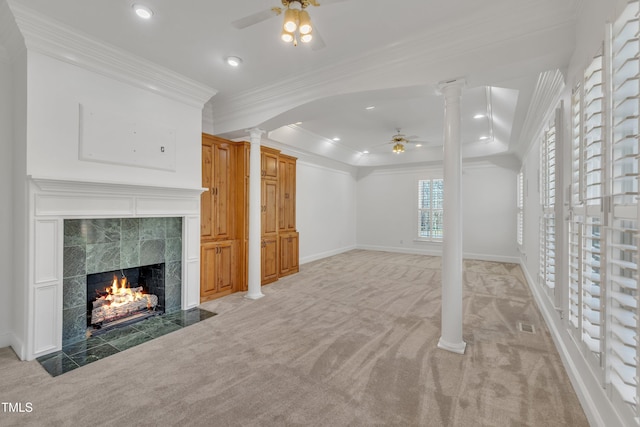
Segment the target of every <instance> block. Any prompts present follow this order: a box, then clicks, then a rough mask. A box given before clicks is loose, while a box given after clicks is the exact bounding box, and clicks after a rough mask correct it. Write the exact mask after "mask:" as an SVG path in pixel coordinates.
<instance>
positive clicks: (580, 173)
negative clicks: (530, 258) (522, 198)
mask: <svg viewBox="0 0 640 427" xmlns="http://www.w3.org/2000/svg"><path fill="white" fill-rule="evenodd" d="M639 16H640V7H639V3H638V1H632V2H629V4H628V5H627V7H626V9H625V10H624V12H623V13H622V15H621V16H620V17H619V18H618V19H617V20H616V21H615V22H614V23H613V24H610V26H609V28H608V31H607V37H606V42H605V43H604V45H603V48H602V50H601V52H600V53H599V54H598V55H596V57H595V58H594V59H593V61H592V62H591V64H589V66H588V67H586V69H585V71H584V75H583V76H582V79H581V81H580V82H579V83H578V84H577V85H576V87H575V88H574V90H573V94H572V109H571V111H572V120H571V125H572V159H571V160H572V180H571V210H570V217H569V224H568V226H569V233H568V238H569V258H568V263H569V266H568V267H569V287H568V290H567V294H566V295H568V297H569V303H568V307H567V308H568V310H569V311H568V314H569V315H568V316H567V319H568V325H569V328H570V330H571V331H572V333H573V336H574V338H575V340H576V342H577V343H578V344H579V347H578V348H580V349H581V351H582V352H583V354H584V355H585V357H586V358H587V359H588V360H589V361H590V362H591V363H592V368H594V372H597V373H598V375H599V379H600V381H601V383H602V385H603V387H604V388H605V389H606V390H607V392H608V393H609V396H610V399H611V401H612V402H613V404H614V405H616V406H617V407H620V406H618V405H622V406H623V407H624V411H625V413H627V412H626V411H627V410H630V411H631V412H630V413H632V414H633V415H632V416H633V417H635V420H636V423H635V424H634V425H638V421H637V420H638V419H639V418H640V387H638V377H639V373H640V366H639V363H638V362H639V361H640V338H639V335H640V332H639V331H640V316H639V315H638V313H639V312H638V310H639V307H640V295H639V292H638V289H639V287H638V275H639V270H638V264H639V263H640V249H639V248H640V242H639V238H640V233H639V232H638V230H639V229H640V203H639V202H638V196H639V185H638V181H639V177H640V144H639V142H638V135H640V79H639V77H638V76H639V75H640V40H639V39H638V34H639V33H640V20H639ZM546 207H547V206H546V205H545V206H544V208H545V212H546ZM542 240H543V239H542V238H541V245H542Z"/></svg>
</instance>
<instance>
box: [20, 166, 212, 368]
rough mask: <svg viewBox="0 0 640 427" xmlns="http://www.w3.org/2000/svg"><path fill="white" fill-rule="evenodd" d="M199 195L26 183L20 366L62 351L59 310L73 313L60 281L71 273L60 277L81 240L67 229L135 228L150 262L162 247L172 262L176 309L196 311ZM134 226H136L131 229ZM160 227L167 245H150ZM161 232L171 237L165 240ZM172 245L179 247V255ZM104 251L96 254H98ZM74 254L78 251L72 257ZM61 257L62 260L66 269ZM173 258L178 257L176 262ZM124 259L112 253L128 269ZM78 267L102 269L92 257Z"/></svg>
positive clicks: (93, 184) (149, 188)
mask: <svg viewBox="0 0 640 427" xmlns="http://www.w3.org/2000/svg"><path fill="white" fill-rule="evenodd" d="M201 192H202V189H201V188H175V187H160V186H150V185H149V186H145V185H129V184H121V183H104V182H85V181H83V182H79V181H68V180H58V179H48V178H34V177H31V178H30V179H29V204H30V209H29V224H30V225H29V235H30V238H29V245H28V252H29V257H28V259H29V262H28V263H29V265H28V271H29V274H28V292H27V295H26V302H27V307H26V308H27V310H25V316H26V319H25V320H26V321H25V325H26V331H25V340H26V346H25V354H23V355H21V358H22V359H26V360H33V359H35V358H36V357H40V356H43V355H46V354H49V353H53V352H55V351H58V350H61V348H62V345H63V329H64V327H63V322H64V321H69V319H70V318H71V317H70V312H69V311H67V312H66V313H65V309H66V310H68V309H69V308H71V306H69V305H68V301H67V305H66V306H65V298H64V295H65V286H64V285H65V283H64V281H65V277H69V271H67V272H65V269H69V268H70V267H71V265H72V264H73V263H72V262H71V263H70V261H69V260H71V259H78V258H75V257H73V256H71V255H70V254H69V249H68V247H70V246H82V245H77V244H76V243H78V242H77V241H74V239H78V238H80V239H82V235H80V237H78V235H76V237H70V236H69V235H66V234H65V223H66V224H67V227H66V228H67V230H70V229H71V228H73V227H79V226H81V224H83V223H84V224H85V226H86V224H94V225H95V224H102V225H103V226H105V227H107V228H109V227H115V226H116V224H119V226H120V232H121V233H122V230H123V229H122V223H123V221H124V223H125V232H126V230H129V231H130V229H129V228H128V227H135V226H136V225H135V224H137V227H138V233H139V244H140V246H142V245H150V246H153V247H155V249H154V250H153V251H152V252H151V253H152V254H155V255H153V256H156V257H157V256H160V255H159V254H160V252H161V251H160V248H159V246H161V245H162V244H163V242H164V246H165V248H164V250H163V252H164V253H165V254H167V256H168V257H169V258H170V259H171V260H172V262H173V266H174V268H173V270H172V274H174V275H177V276H174V277H173V278H172V279H171V280H173V283H177V282H179V283H180V285H181V286H180V288H179V296H176V298H179V300H180V303H179V304H180V308H181V309H182V310H187V309H189V308H193V307H196V306H197V305H198V304H199V303H200V291H199V289H200V193H201ZM135 218H138V220H136V221H130V220H131V219H135ZM83 220H85V221H83ZM159 224H162V225H163V226H164V227H163V228H162V230H163V232H164V233H165V234H164V236H165V237H164V238H163V239H158V238H149V237H153V236H154V234H153V233H159V232H161V231H160V230H159V229H158V228H157V227H159ZM70 227H71V228H70ZM154 227H155V229H154ZM112 230H114V229H113V228H112ZM140 230H142V231H140ZM167 230H168V234H169V237H167ZM103 231H104V230H103ZM149 233H152V234H149ZM140 236H141V237H140ZM156 236H157V235H156ZM65 240H66V243H65ZM101 243H106V242H101ZM176 245H181V248H178V247H176ZM65 246H66V247H65ZM107 246H108V245H106V246H103V247H102V248H101V249H103V250H104V249H106V248H107ZM85 247H86V246H85ZM78 249H79V248H78V247H76V248H75V249H73V250H78ZM65 251H67V255H68V256H67V261H66V262H65ZM178 252H179V253H180V255H177V254H178ZM102 255H104V253H103V254H102ZM102 255H101V256H100V257H99V258H100V259H101V260H103V261H105V260H106V261H107V262H108V263H114V262H115V260H114V259H115V255H113V257H112V258H109V257H108V256H107V257H106V258H105V257H104V256H102ZM130 256H131V254H130V253H126V249H125V253H124V255H123V254H122V253H118V258H119V259H120V258H122V259H123V260H124V264H127V263H129V262H131V258H130ZM141 256H142V257H144V256H146V255H141ZM134 257H135V255H134ZM178 258H179V259H178ZM79 259H83V258H82V257H80V258H79ZM109 259H111V261H109ZM84 260H85V262H86V264H87V265H89V264H91V263H95V262H103V261H99V260H98V259H94V258H93V256H92V258H91V259H88V258H86V255H85V258H84ZM142 261H144V259H143V260H142ZM124 264H123V265H124ZM94 267H95V268H98V267H96V266H93V267H91V268H94ZM118 268H119V266H118ZM105 270H107V268H105ZM167 270H168V269H167ZM67 293H69V283H67ZM76 338H77V337H76ZM72 339H74V337H69V336H66V337H65V338H64V341H65V343H66V342H69V340H72Z"/></svg>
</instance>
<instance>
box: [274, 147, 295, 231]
mask: <svg viewBox="0 0 640 427" xmlns="http://www.w3.org/2000/svg"><path fill="white" fill-rule="evenodd" d="M295 230H296V159H295V158H294V157H289V156H285V155H281V156H280V158H279V160H278V231H280V232H283V231H295Z"/></svg>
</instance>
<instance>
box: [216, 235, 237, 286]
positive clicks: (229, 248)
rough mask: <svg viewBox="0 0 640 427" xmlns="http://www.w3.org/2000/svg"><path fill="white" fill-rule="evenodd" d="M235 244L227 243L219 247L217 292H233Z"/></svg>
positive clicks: (217, 256) (217, 255)
mask: <svg viewBox="0 0 640 427" xmlns="http://www.w3.org/2000/svg"><path fill="white" fill-rule="evenodd" d="M233 252H234V247H233V242H225V243H221V244H219V245H218V252H217V253H216V286H217V292H225V291H232V290H233V283H234V280H233V274H234V271H235V268H234V266H233V259H234V256H233Z"/></svg>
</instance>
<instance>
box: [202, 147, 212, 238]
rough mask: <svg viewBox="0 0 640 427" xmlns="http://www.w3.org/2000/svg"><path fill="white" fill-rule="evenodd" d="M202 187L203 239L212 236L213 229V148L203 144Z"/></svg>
mask: <svg viewBox="0 0 640 427" xmlns="http://www.w3.org/2000/svg"><path fill="white" fill-rule="evenodd" d="M202 187H203V188H206V189H207V191H204V192H203V193H202V194H201V195H200V210H201V215H200V236H201V238H202V239H203V240H205V239H208V238H211V237H212V230H213V148H212V147H211V145H202Z"/></svg>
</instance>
